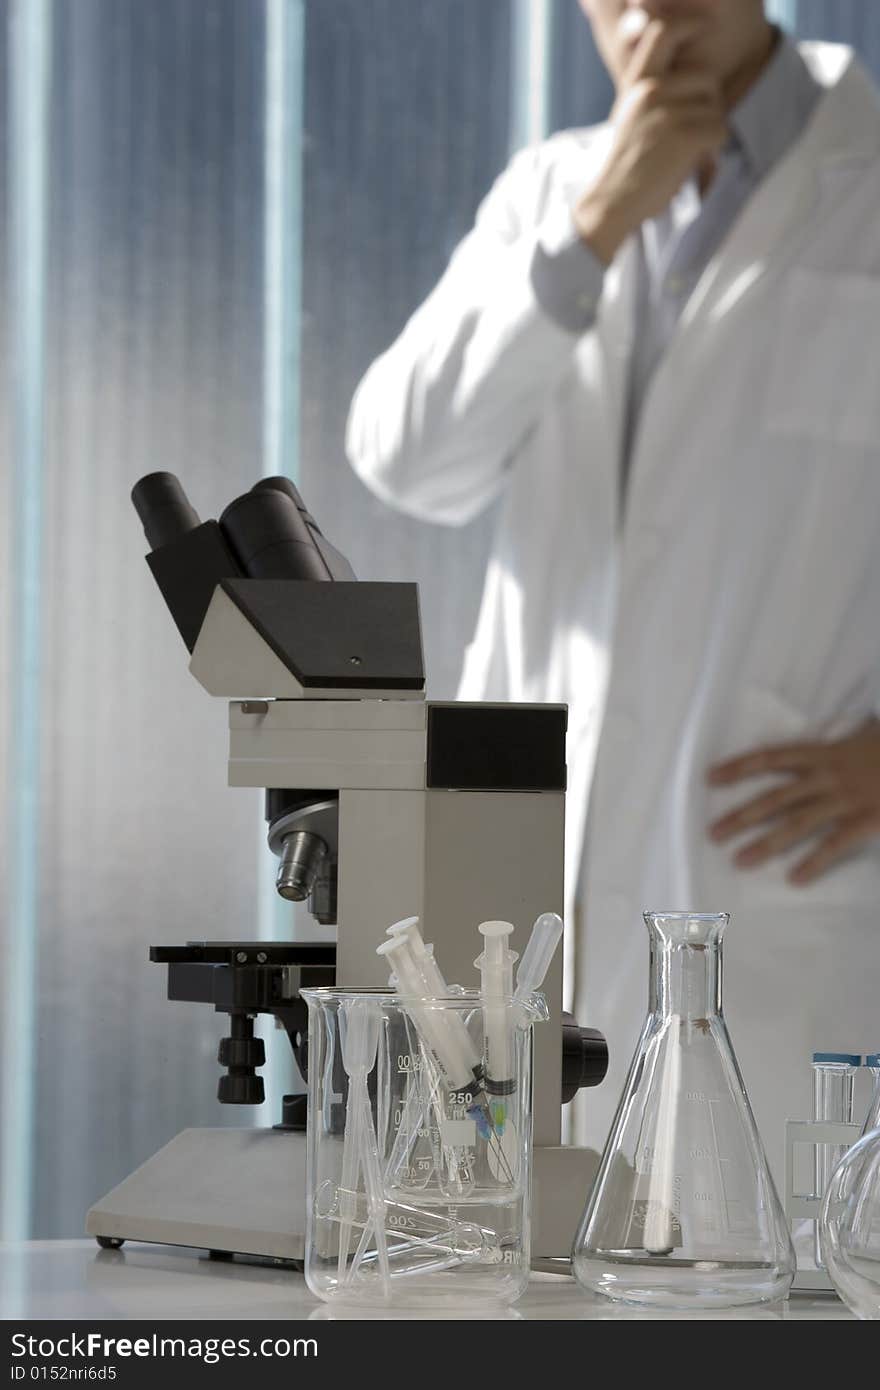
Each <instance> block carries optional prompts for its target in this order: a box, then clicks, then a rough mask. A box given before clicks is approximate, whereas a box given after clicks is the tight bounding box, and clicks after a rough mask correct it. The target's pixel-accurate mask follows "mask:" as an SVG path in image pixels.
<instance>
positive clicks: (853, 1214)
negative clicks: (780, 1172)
mask: <svg viewBox="0 0 880 1390" xmlns="http://www.w3.org/2000/svg"><path fill="white" fill-rule="evenodd" d="M819 1239H820V1243H821V1251H822V1260H823V1263H824V1265H825V1267H826V1269H827V1271H828V1274H829V1276H830V1278H831V1281H832V1283H833V1284H834V1287H835V1289H836V1290H837V1292H838V1293H839V1294H840V1297H841V1298H842V1299H843V1301H844V1303H845V1304H846V1305H847V1307H848V1308H849V1309H850V1310H851V1312H853V1313H855V1315H856V1317H857V1318H863V1319H865V1320H880V1129H873V1130H869V1131H868V1133H867V1134H865V1135H863V1136H862V1138H861V1139H859V1140H857V1141H856V1143H855V1144H853V1146H852V1148H851V1149H850V1150H849V1151H848V1153H846V1154H845V1155H844V1157H843V1158H842V1159H841V1161H840V1163H839V1164H838V1165H837V1167H836V1168H835V1170H834V1173H833V1174H832V1176H831V1181H830V1183H829V1184H828V1191H827V1192H826V1193H825V1200H824V1201H823V1203H822V1214H821V1216H820V1218H819Z"/></svg>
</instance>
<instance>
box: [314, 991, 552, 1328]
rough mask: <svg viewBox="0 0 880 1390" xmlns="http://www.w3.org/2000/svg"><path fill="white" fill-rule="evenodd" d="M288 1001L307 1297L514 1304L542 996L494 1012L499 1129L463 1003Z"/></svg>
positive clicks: (478, 1020)
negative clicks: (297, 1037) (303, 1006)
mask: <svg viewBox="0 0 880 1390" xmlns="http://www.w3.org/2000/svg"><path fill="white" fill-rule="evenodd" d="M302 994H303V997H304V998H305V999H306V1001H307V1003H308V1006H309V1061H308V1073H309V1111H308V1164H307V1193H306V1251H305V1274H306V1282H307V1283H308V1286H309V1288H310V1289H311V1290H312V1292H313V1293H315V1294H317V1295H318V1296H319V1297H320V1298H323V1299H326V1300H330V1301H339V1302H341V1303H344V1302H350V1303H364V1304H385V1305H388V1304H395V1305H402V1306H416V1307H418V1306H431V1305H432V1304H435V1303H444V1302H449V1303H457V1304H462V1305H465V1304H468V1305H473V1304H475V1303H483V1304H486V1305H493V1304H494V1305H497V1304H503V1303H511V1302H513V1301H514V1300H515V1299H516V1298H518V1297H519V1296H520V1294H522V1293H523V1292H524V1290H525V1287H526V1285H527V1283H528V1277H529V1254H530V1250H529V1207H530V1178H531V1130H532V1106H531V1053H532V1048H531V1043H532V1038H531V1031H532V1024H533V1023H534V1022H535V1021H537V1020H539V1019H543V1018H546V1004H545V1002H544V1000H543V997H542V996H541V995H532V996H529V997H527V998H520V999H517V1000H516V1001H515V1002H514V1000H513V999H512V998H511V999H509V1000H508V1001H507V1003H508V1005H509V1008H508V1016H509V1021H510V1072H511V1076H510V1078H509V1079H510V1080H511V1081H512V1082H513V1089H512V1091H511V1092H510V1093H509V1094H507V1095H505V1110H504V1116H503V1120H502V1121H501V1122H499V1120H498V1118H497V1116H495V1115H494V1113H493V1109H492V1106H491V1103H490V1097H489V1096H488V1095H487V1092H486V1090H485V1089H484V1086H483V1076H482V1072H483V1067H482V1066H481V1059H485V1058H486V1056H487V1044H488V1039H487V1036H486V1025H485V1011H484V1008H483V1000H482V997H481V995H480V994H479V993H477V992H476V991H463V992H462V993H460V994H455V995H448V996H446V997H444V998H442V999H437V998H431V999H428V998H425V997H424V996H420V997H417V998H413V997H408V996H406V995H402V994H400V993H396V992H392V991H383V990H338V989H317V990H303V991H302ZM362 1010H365V1011H366V1012H365V1013H363V1012H362ZM368 1020H369V1021H368ZM450 1020H452V1021H453V1027H452V1028H450V1027H449V1024H450ZM353 1021H355V1022H356V1023H357V1024H358V1026H359V1030H360V1031H359V1033H358V1035H357V1038H356V1042H357V1046H356V1049H355V1055H354V1057H353V1056H352V1047H351V1024H352V1022H353ZM493 1027H497V1020H496V1019H495V1018H494V1015H493ZM374 1036H375V1037H376V1046H375V1051H373V1050H372V1049H373V1037H374ZM450 1036H453V1037H454V1038H455V1039H456V1040H457V1043H456V1047H455V1048H451V1049H450V1048H446V1047H444V1045H443V1044H444V1042H445V1041H446V1040H447V1039H448V1038H449V1037H450ZM465 1036H466V1039H467V1046H466V1048H465V1047H464V1039H465ZM435 1044H436V1045H437V1050H436V1051H435ZM438 1051H439V1052H440V1054H441V1055H440V1056H438V1055H437V1053H438ZM459 1053H462V1054H464V1053H466V1055H467V1056H468V1058H469V1059H472V1060H473V1061H474V1066H473V1067H472V1068H471V1070H470V1074H469V1077H467V1076H463V1077H460V1078H458V1080H457V1081H456V1082H455V1083H451V1082H450V1080H449V1077H448V1076H447V1074H446V1072H445V1070H444V1062H445V1064H447V1065H451V1063H452V1060H453V1059H455V1058H457V1057H458V1055H459Z"/></svg>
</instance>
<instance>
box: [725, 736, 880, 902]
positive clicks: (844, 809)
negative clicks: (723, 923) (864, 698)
mask: <svg viewBox="0 0 880 1390" xmlns="http://www.w3.org/2000/svg"><path fill="white" fill-rule="evenodd" d="M767 773H779V774H780V775H781V779H782V780H780V783H779V785H778V786H777V787H773V788H771V790H770V791H765V792H762V793H761V795H760V796H754V797H752V798H751V799H750V800H746V801H744V802H743V803H742V805H740V806H739V807H737V808H736V809H735V810H733V811H729V812H727V814H726V815H723V816H721V818H720V819H719V820H717V821H715V822H714V824H713V825H711V826H710V827H709V834H710V837H711V838H712V839H713V840H715V841H716V842H717V843H719V844H724V843H726V842H728V841H730V840H732V839H733V838H734V837H736V836H739V835H743V836H745V837H746V838H745V843H744V844H743V845H742V847H741V848H740V849H739V850H738V851H737V852H736V854H735V855H734V860H733V862H734V863H735V864H736V865H737V866H738V867H739V868H743V869H750V868H755V867H757V866H758V865H759V864H764V863H766V862H767V861H768V860H769V859H772V858H773V857H774V856H775V855H778V854H783V853H785V851H786V850H789V849H791V848H792V847H793V846H794V845H797V844H801V843H802V842H806V843H807V846H808V847H807V848H806V851H805V853H804V855H803V857H802V858H800V859H799V860H798V861H797V863H796V864H795V865H794V867H793V868H792V869H791V870H790V871H789V873H788V880H789V882H790V883H793V884H798V885H799V884H807V883H812V882H814V881H815V880H816V879H817V878H819V877H821V875H822V874H824V873H826V872H827V870H828V869H830V868H832V867H833V866H834V865H835V864H837V863H839V862H840V861H841V860H842V859H845V858H847V857H848V856H849V855H851V854H852V853H854V852H855V851H857V850H859V849H862V848H864V847H865V846H866V845H868V844H870V843H871V842H872V841H873V840H875V839H876V838H877V837H880V721H878V720H877V719H872V720H870V721H869V722H868V723H867V724H865V725H864V726H863V727H862V728H860V729H859V730H857V731H856V732H855V733H854V734H850V735H848V736H847V737H846V738H841V739H834V740H830V741H826V742H803V743H785V744H777V745H774V746H771V747H767V748H759V749H756V750H754V751H753V752H751V753H746V754H743V755H742V756H740V757H737V758H730V759H728V760H727V761H725V762H723V763H717V764H716V765H715V766H714V767H712V768H710V769H709V774H708V781H709V784H710V786H714V787H722V786H730V785H732V784H734V783H738V782H746V781H748V779H749V778H750V777H758V776H763V775H765V774H767Z"/></svg>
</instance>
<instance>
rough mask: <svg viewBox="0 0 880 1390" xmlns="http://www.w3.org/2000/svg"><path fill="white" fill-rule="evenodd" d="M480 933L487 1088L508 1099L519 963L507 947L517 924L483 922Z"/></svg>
mask: <svg viewBox="0 0 880 1390" xmlns="http://www.w3.org/2000/svg"><path fill="white" fill-rule="evenodd" d="M478 930H479V932H480V935H481V936H482V938H483V950H482V954H481V955H479V956H478V957H477V959H476V960H475V961H474V964H475V965H476V967H477V969H478V970H479V972H480V981H481V985H480V992H481V994H482V996H483V1020H484V1027H485V1034H486V1081H485V1087H486V1090H487V1092H489V1093H493V1092H494V1093H495V1094H496V1095H504V1094H506V1093H507V1092H508V1091H509V1090H513V1088H514V1084H513V1014H512V1011H511V999H512V996H513V963H514V961H515V960H517V953H516V951H511V950H510V949H509V948H508V945H507V938H508V937H509V936H510V934H511V932H512V931H513V923H512V922H481V923H480V926H479V928H478Z"/></svg>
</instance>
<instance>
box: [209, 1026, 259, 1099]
mask: <svg viewBox="0 0 880 1390" xmlns="http://www.w3.org/2000/svg"><path fill="white" fill-rule="evenodd" d="M230 1023H231V1033H232V1036H231V1037H228V1038H221V1040H220V1046H219V1048H218V1050H217V1061H218V1062H219V1063H220V1065H221V1067H228V1068H229V1071H228V1072H227V1074H226V1076H221V1078H220V1080H219V1082H218V1083H217V1099H218V1100H219V1101H221V1102H222V1104H223V1105H262V1104H263V1101H264V1100H265V1098H266V1093H265V1090H264V1089H263V1078H262V1077H261V1076H257V1075H256V1069H257V1067H261V1066H262V1065H263V1063H264V1062H265V1060H266V1048H265V1046H264V1045H263V1039H262V1038H255V1037H254V1025H253V1020H252V1019H251V1018H249V1017H248V1015H247V1014H243V1013H238V1012H236V1013H231V1015H230Z"/></svg>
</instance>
